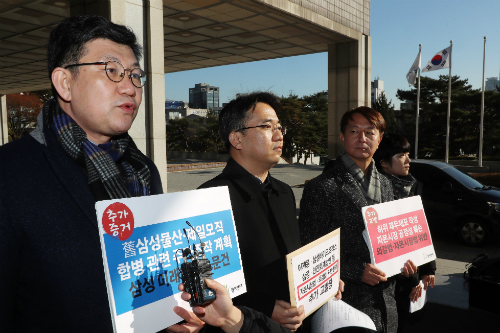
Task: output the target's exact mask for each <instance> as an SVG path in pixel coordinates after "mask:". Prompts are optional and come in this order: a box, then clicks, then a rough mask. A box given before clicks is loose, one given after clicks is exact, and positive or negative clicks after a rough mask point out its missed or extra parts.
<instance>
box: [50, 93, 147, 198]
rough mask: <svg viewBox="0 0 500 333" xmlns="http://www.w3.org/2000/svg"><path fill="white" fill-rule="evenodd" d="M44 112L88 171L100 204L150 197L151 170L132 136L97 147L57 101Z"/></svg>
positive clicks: (55, 130)
mask: <svg viewBox="0 0 500 333" xmlns="http://www.w3.org/2000/svg"><path fill="white" fill-rule="evenodd" d="M42 112H43V116H44V118H45V119H46V124H47V125H48V126H49V127H50V129H51V130H52V131H53V132H54V134H55V135H56V137H57V139H58V141H59V143H60V144H61V145H62V147H63V149H64V150H65V151H66V153H68V154H69V156H71V158H73V159H74V160H75V161H76V162H77V163H78V164H79V165H80V166H81V167H82V168H83V169H85V171H86V173H87V176H88V183H89V187H90V190H91V192H92V194H93V195H94V198H95V200H96V201H99V200H107V199H119V198H130V197H139V196H146V195H149V187H150V179H151V175H150V171H149V168H148V166H147V164H146V163H145V162H144V161H143V159H142V156H141V153H140V152H139V150H138V149H137V147H136V146H135V144H134V141H133V140H132V138H131V137H130V136H129V135H128V133H124V134H122V135H119V136H116V137H113V138H112V139H111V142H108V143H104V144H100V145H96V144H94V143H93V142H91V141H90V140H89V139H87V134H86V133H85V131H84V130H83V129H82V128H81V127H80V126H78V124H77V123H76V122H75V121H74V120H73V119H72V118H71V117H70V116H69V115H67V114H66V113H65V112H64V111H63V110H62V109H61V108H60V107H59V103H58V102H57V101H55V100H54V99H51V100H50V101H48V102H47V103H46V104H45V105H44V107H43V110H42Z"/></svg>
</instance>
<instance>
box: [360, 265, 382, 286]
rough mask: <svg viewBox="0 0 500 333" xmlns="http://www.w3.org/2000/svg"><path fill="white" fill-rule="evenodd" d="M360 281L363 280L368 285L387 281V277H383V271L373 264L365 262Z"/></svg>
mask: <svg viewBox="0 0 500 333" xmlns="http://www.w3.org/2000/svg"><path fill="white" fill-rule="evenodd" d="M361 281H363V282H364V283H366V284H369V285H370V286H375V285H377V284H379V283H380V282H385V281H387V278H386V277H385V273H384V272H382V271H381V270H380V269H378V268H377V267H375V266H374V265H372V264H369V263H367V264H366V265H365V271H364V273H363V277H362V278H361Z"/></svg>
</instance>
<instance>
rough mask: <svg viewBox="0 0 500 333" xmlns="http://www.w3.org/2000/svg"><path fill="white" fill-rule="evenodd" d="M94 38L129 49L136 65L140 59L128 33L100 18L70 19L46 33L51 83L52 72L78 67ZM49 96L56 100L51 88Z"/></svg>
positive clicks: (132, 35) (135, 41) (91, 16)
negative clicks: (74, 65)
mask: <svg viewBox="0 0 500 333" xmlns="http://www.w3.org/2000/svg"><path fill="white" fill-rule="evenodd" d="M98 38H103V39H109V40H110V41H113V42H115V43H118V44H122V45H127V46H129V47H130V48H131V49H132V52H134V55H135V57H136V59H137V61H139V60H140V59H141V57H142V47H141V45H139V43H138V42H137V37H136V36H135V34H134V32H133V31H132V30H131V29H129V28H127V27H125V26H123V25H119V24H115V23H113V22H111V21H110V20H108V19H106V18H104V17H102V16H97V15H83V16H72V17H69V18H67V19H65V20H64V21H62V22H60V23H59V24H58V25H57V27H56V28H55V29H54V30H52V32H51V33H50V37H49V44H48V46H47V64H48V70H49V79H50V80H51V82H52V79H51V78H52V72H53V71H54V69H55V68H57V67H64V66H66V65H71V64H76V63H78V62H79V61H80V59H81V58H82V57H83V56H84V55H85V52H86V47H85V45H86V44H87V43H88V42H90V41H93V40H95V39H98ZM78 68H79V67H73V68H72V69H71V71H72V72H73V74H74V75H75V76H76V75H78ZM52 93H53V95H54V96H57V95H56V94H57V91H56V90H55V88H54V85H52Z"/></svg>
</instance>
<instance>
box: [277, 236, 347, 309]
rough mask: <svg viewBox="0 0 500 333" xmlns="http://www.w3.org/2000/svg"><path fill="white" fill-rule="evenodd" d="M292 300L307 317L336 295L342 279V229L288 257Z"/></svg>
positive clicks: (292, 303)
mask: <svg viewBox="0 0 500 333" xmlns="http://www.w3.org/2000/svg"><path fill="white" fill-rule="evenodd" d="M286 261H287V268H288V282H289V287H290V303H291V305H292V306H296V307H300V306H301V305H304V310H305V315H306V317H307V316H308V315H309V314H311V313H312V312H314V311H315V310H316V309H318V308H319V307H320V306H321V305H323V304H324V303H325V302H327V301H328V300H329V299H331V298H332V297H334V296H335V295H336V294H337V292H338V289H339V279H340V228H339V229H336V230H334V231H332V232H330V233H329V234H327V235H325V236H323V237H321V238H319V239H317V240H315V241H314V242H312V243H310V244H307V245H306V246H303V247H301V248H300V249H298V250H296V251H294V252H292V253H290V254H288V255H287V256H286Z"/></svg>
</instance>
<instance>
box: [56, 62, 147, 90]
mask: <svg viewBox="0 0 500 333" xmlns="http://www.w3.org/2000/svg"><path fill="white" fill-rule="evenodd" d="M89 65H106V67H105V68H104V70H105V71H106V75H107V76H108V78H109V79H110V80H111V81H113V82H120V81H122V80H123V78H124V77H125V71H129V72H130V74H129V75H128V77H129V78H130V81H132V84H133V85H134V86H135V87H137V88H142V87H143V86H144V85H145V84H146V73H144V71H143V70H142V69H140V68H132V69H130V68H124V67H123V65H122V64H120V63H119V62H117V61H106V62H104V61H100V62H88V63H83V64H73V65H68V66H65V67H64V68H70V67H77V66H89Z"/></svg>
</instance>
